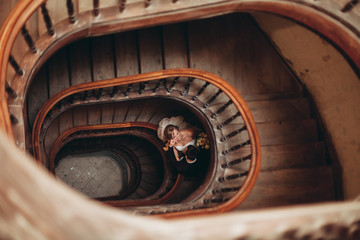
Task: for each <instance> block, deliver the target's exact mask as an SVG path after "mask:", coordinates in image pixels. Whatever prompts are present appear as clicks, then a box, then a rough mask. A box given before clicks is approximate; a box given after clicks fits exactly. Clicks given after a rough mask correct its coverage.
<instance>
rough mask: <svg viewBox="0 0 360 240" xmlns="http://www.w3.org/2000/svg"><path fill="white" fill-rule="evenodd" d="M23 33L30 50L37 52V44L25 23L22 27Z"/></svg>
mask: <svg viewBox="0 0 360 240" xmlns="http://www.w3.org/2000/svg"><path fill="white" fill-rule="evenodd" d="M21 35H22V36H23V37H24V39H25V42H26V44H27V45H28V46H29V48H30V50H31V51H32V52H33V53H36V46H35V42H34V40H33V39H32V37H31V36H30V34H29V31H28V30H27V29H26V26H25V25H24V26H23V27H22V28H21Z"/></svg>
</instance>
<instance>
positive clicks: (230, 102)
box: [211, 100, 232, 118]
mask: <svg viewBox="0 0 360 240" xmlns="http://www.w3.org/2000/svg"><path fill="white" fill-rule="evenodd" d="M230 104H232V101H231V100H229V101H228V102H227V103H225V104H224V105H223V106H222V107H221V108H219V109H218V110H217V111H216V112H215V113H213V114H212V115H211V118H215V117H216V116H217V115H219V114H220V113H222V112H223V111H225V109H226V108H227V107H228V106H230Z"/></svg>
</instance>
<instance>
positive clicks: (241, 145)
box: [221, 140, 251, 155]
mask: <svg viewBox="0 0 360 240" xmlns="http://www.w3.org/2000/svg"><path fill="white" fill-rule="evenodd" d="M250 143H251V142H250V140H247V141H246V142H243V143H241V144H238V145H235V146H233V147H231V148H229V149H227V150H225V151H222V152H221V154H222V155H226V154H228V153H231V152H234V151H236V150H238V149H240V148H242V147H244V146H246V145H249V144H250Z"/></svg>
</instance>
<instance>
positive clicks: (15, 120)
mask: <svg viewBox="0 0 360 240" xmlns="http://www.w3.org/2000/svg"><path fill="white" fill-rule="evenodd" d="M10 121H11V123H12V124H16V123H18V122H19V120H18V119H17V118H16V117H15V116H14V115H13V114H11V113H10Z"/></svg>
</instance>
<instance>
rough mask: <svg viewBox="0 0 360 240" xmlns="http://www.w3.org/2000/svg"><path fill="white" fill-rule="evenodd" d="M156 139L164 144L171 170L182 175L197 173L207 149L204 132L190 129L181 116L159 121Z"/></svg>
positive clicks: (207, 144)
mask: <svg viewBox="0 0 360 240" xmlns="http://www.w3.org/2000/svg"><path fill="white" fill-rule="evenodd" d="M158 137H159V138H160V139H161V140H163V141H164V143H165V146H166V147H165V148H164V150H165V151H167V153H168V154H167V155H168V159H169V160H170V165H171V166H172V168H173V169H175V170H177V171H178V172H179V173H181V174H184V175H194V174H196V173H197V170H198V168H199V167H200V166H201V165H203V162H204V159H203V157H204V154H203V153H204V150H207V149H209V141H208V139H207V136H206V134H205V133H204V132H201V131H200V130H199V129H197V128H195V127H190V126H189V125H188V124H187V123H186V122H185V121H184V118H183V117H182V116H177V117H171V118H164V119H163V120H161V121H160V123H159V128H158ZM206 152H207V151H206ZM200 158H201V159H200Z"/></svg>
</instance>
